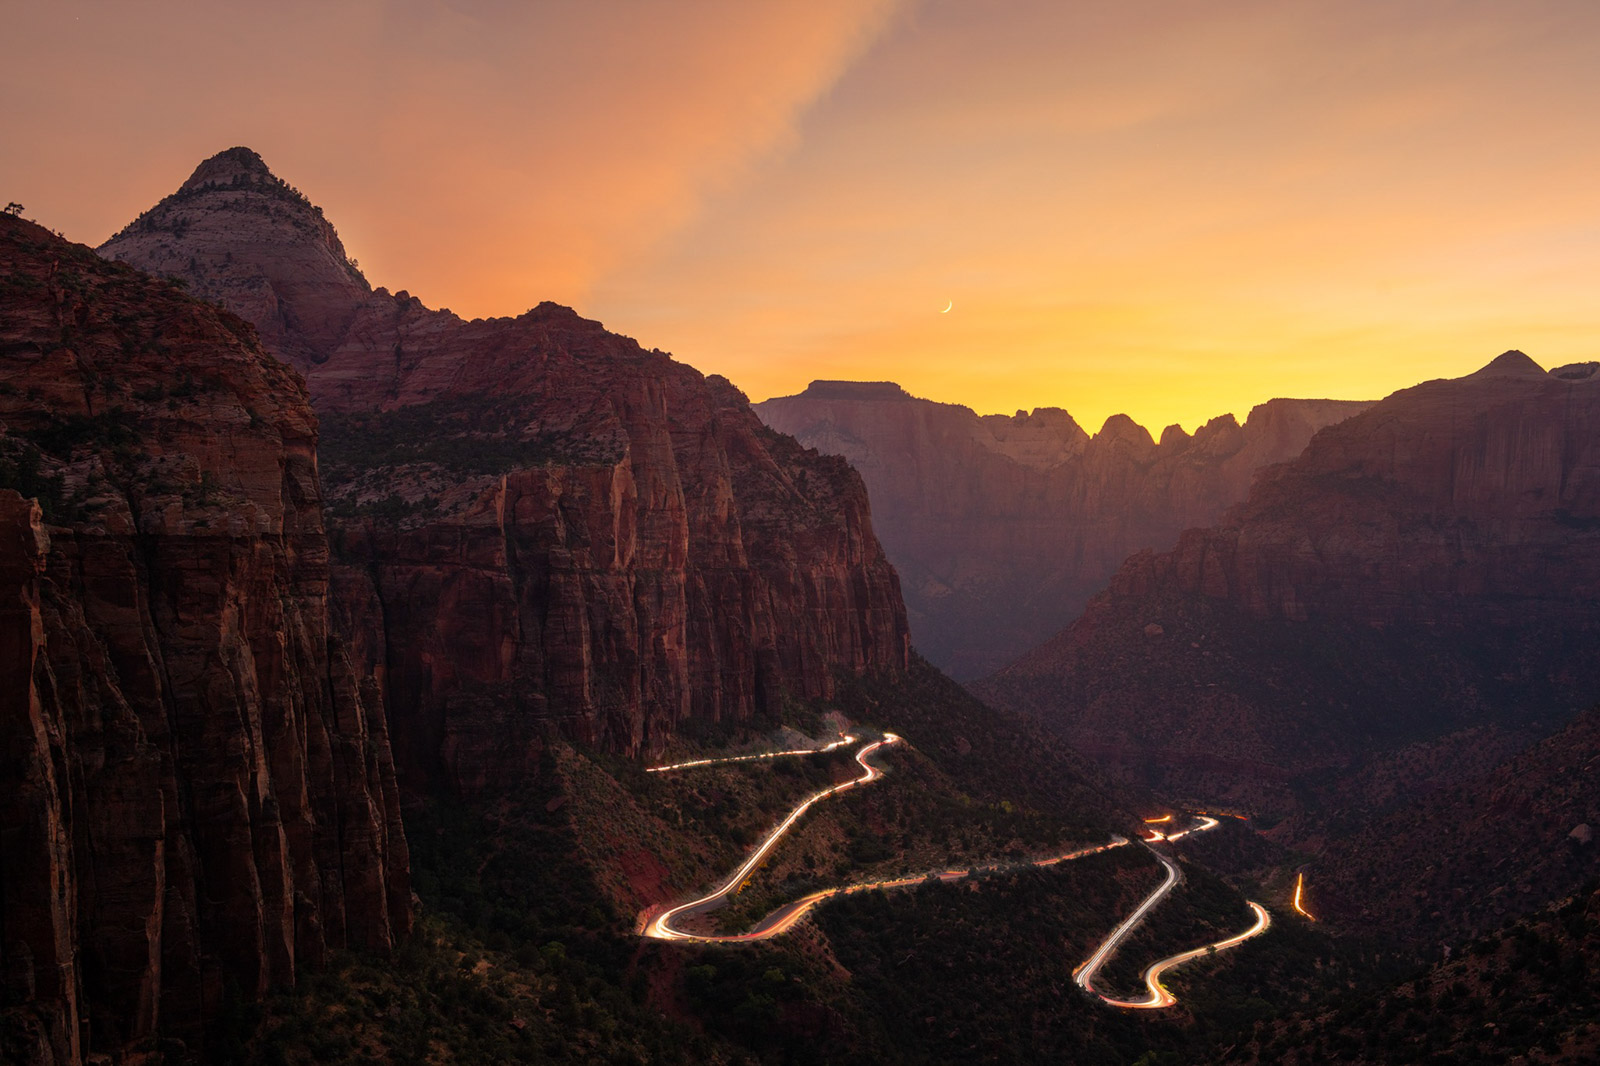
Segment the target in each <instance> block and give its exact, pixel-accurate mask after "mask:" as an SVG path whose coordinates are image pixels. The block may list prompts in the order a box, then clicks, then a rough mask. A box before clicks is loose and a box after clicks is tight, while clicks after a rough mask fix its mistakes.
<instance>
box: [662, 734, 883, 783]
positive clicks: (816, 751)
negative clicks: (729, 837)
mask: <svg viewBox="0 0 1600 1066" xmlns="http://www.w3.org/2000/svg"><path fill="white" fill-rule="evenodd" d="M855 742H856V738H855V737H851V736H845V735H844V734H842V733H841V734H840V735H839V739H838V740H836V741H834V742H833V743H832V744H825V745H823V746H822V747H820V748H796V749H795V750H794V751H764V752H762V753H760V754H759V755H724V756H722V757H721V758H716V759H695V760H693V761H692V762H675V763H668V764H667V765H666V766H647V767H645V769H644V772H645V773H647V774H660V773H665V772H666V771H668V770H688V769H690V768H692V767H695V766H717V765H720V764H722V763H725V762H757V761H759V760H761V759H782V758H784V757H785V756H789V755H825V754H827V753H828V752H830V751H837V750H839V749H840V748H842V747H844V746H845V745H846V744H854V743H855Z"/></svg>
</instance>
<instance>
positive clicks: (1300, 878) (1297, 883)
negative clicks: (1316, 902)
mask: <svg viewBox="0 0 1600 1066" xmlns="http://www.w3.org/2000/svg"><path fill="white" fill-rule="evenodd" d="M1305 887H1306V875H1305V874H1295V875H1294V909H1295V910H1297V911H1299V912H1300V913H1301V915H1303V916H1304V917H1305V918H1306V920H1307V921H1312V922H1314V921H1316V920H1317V919H1316V918H1315V917H1313V916H1312V914H1311V912H1310V911H1308V910H1306V909H1305V908H1304V907H1302V906H1301V905H1300V894H1301V893H1302V892H1303V891H1305Z"/></svg>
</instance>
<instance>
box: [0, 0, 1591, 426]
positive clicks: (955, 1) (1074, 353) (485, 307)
mask: <svg viewBox="0 0 1600 1066" xmlns="http://www.w3.org/2000/svg"><path fill="white" fill-rule="evenodd" d="M0 19H3V23H0V24H3V25H4V26H5V27H6V36H7V39H8V42H9V47H8V48H7V56H6V62H5V63H4V64H0V102H3V104H4V106H3V107H0V199H4V200H16V201H20V202H21V203H23V204H24V205H25V206H26V209H27V210H26V214H27V215H28V216H29V217H32V218H34V219H36V220H38V221H40V222H42V223H44V224H45V225H48V226H50V227H51V228H53V229H57V230H60V231H61V232H63V233H64V234H65V235H66V236H68V237H70V238H72V239H74V240H79V241H83V242H85V243H88V244H98V243H100V242H101V241H103V240H105V239H106V238H107V237H109V236H110V235H111V234H112V233H114V232H115V231H116V230H117V229H119V228H120V227H121V226H122V225H124V224H125V223H126V222H127V221H129V220H130V219H132V218H133V217H134V216H136V215H137V214H138V213H139V212H140V211H142V210H144V209H145V208H147V207H149V206H150V205H151V204H153V203H154V202H155V201H157V200H158V199H160V198H161V197H162V196H164V195H166V194H168V193H170V192H172V191H173V190H174V189H176V188H177V186H178V185H179V184H180V183H181V182H182V181H183V180H184V179H185V178H186V177H187V176H188V174H189V173H190V171H192V170H193V168H194V166H195V165H196V164H197V163H199V162H200V160H202V159H204V158H206V157H207V156H210V155H212V154H214V153H216V152H218V151H220V150H222V149H224V148H227V147H230V146H233V145H240V144H242V145H248V146H249V147H251V148H254V149H255V150H256V151H258V152H260V153H261V155H262V156H263V157H264V158H265V159H266V161H267V163H268V165H269V166H270V167H272V169H273V171H274V172H275V173H276V174H278V176H279V177H282V178H283V179H285V180H286V181H289V182H290V183H292V184H294V185H296V186H298V187H299V188H300V189H301V190H302V191H303V192H305V193H306V194H307V195H308V196H309V197H310V198H311V200H312V201H313V202H315V203H318V204H320V205H321V206H322V207H323V208H324V209H325V210H326V212H327V216H328V218H329V219H331V220H332V221H333V222H334V224H335V225H336V226H337V227H338V229H339V232H340V236H341V237H342V238H343V240H344V243H345V246H346V249H347V250H348V251H349V253H350V254H351V255H352V256H354V257H355V258H357V259H358V260H359V262H360V264H361V266H362V269H363V270H364V272H365V273H366V275H367V277H368V278H369V279H371V280H372V282H373V283H374V284H375V285H385V286H387V287H388V288H390V289H391V290H399V289H406V290H409V291H410V292H411V293H413V294H415V295H417V296H419V297H420V298H422V300H423V301H424V302H425V303H427V304H428V305H429V306H434V307H439V306H443V307H449V308H451V309H452V310H454V311H456V312H457V313H458V314H461V315H463V316H465V317H469V318H471V317H480V316H490V315H508V314H518V313H520V312H522V311H523V310H526V309H527V308H529V307H531V306H533V305H534V304H536V303H538V302H539V301H541V300H546V299H548V300H555V301H556V302H558V303H563V304H567V305H569V306H572V307H574V308H576V309H577V310H578V311H579V312H580V313H582V314H584V315H585V316H587V317H591V318H597V319H600V320H601V321H603V322H604V323H605V324H606V325H607V326H608V327H610V328H611V329H613V330H616V331H618V332H621V333H625V334H628V335H629V336H632V337H634V338H636V339H637V340H638V341H639V342H640V343H642V344H643V345H644V346H645V347H654V348H661V349H663V350H666V351H670V352H672V353H673V354H674V355H675V356H676V357H678V358H679V359H681V360H683V361H685V362H687V363H690V364H691V365H693V366H695V367H697V368H699V369H700V370H702V371H704V372H706V373H721V374H725V375H726V376H728V377H729V378H731V379H732V380H733V381H734V382H735V383H736V384H738V385H739V386H740V387H741V388H743V389H744V390H745V392H746V393H747V394H749V395H750V397H751V398H752V399H755V400H760V399H765V398H767V397H769V396H780V395H788V394H792V393H795V392H798V391H800V390H801V389H803V388H804V387H805V385H806V384H807V382H809V381H810V380H812V379H814V378H851V379H862V380H893V381H898V382H899V383H900V384H902V385H903V386H905V387H906V389H907V390H909V391H910V392H911V393H913V394H914V395H919V396H925V397H928V398H931V399H936V400H941V401H946V402H951V403H962V404H965V405H967V406H970V407H973V408H975V409H977V410H978V411H979V412H981V413H991V412H997V411H998V412H1005V413H1010V412H1012V411H1015V410H1018V409H1032V408H1035V407H1041V406H1054V407H1064V408H1066V409H1067V410H1068V411H1070V412H1072V414H1073V415H1074V416H1075V417H1076V418H1077V419H1078V421H1079V422H1080V423H1081V424H1083V425H1084V426H1085V427H1086V428H1088V429H1089V430H1091V431H1093V430H1094V429H1097V428H1098V427H1099V425H1100V424H1101V422H1103V421H1104V419H1105V418H1106V417H1108V416H1109V415H1111V414H1114V413H1119V412H1122V413H1127V414H1130V415H1132V416H1133V417H1134V418H1135V419H1136V420H1138V421H1140V422H1141V423H1143V424H1145V425H1146V426H1149V427H1151V428H1152V430H1154V431H1156V432H1159V429H1160V427H1163V426H1165V425H1167V424H1170V423H1173V422H1177V423H1180V424H1182V425H1184V426H1185V427H1186V428H1189V429H1193V428H1194V427H1195V426H1196V425H1197V424H1199V423H1201V422H1204V421H1205V420H1207V419H1208V418H1210V417H1212V416H1214V415H1217V414H1219V413H1222V412H1227V411H1232V412H1236V413H1237V414H1238V415H1240V416H1241V417H1242V416H1243V415H1244V414H1245V413H1246V412H1247V411H1248V410H1249V408H1250V407H1251V406H1252V405H1254V404H1256V403H1260V402H1262V401H1264V400H1267V399H1269V398H1271V397H1274V396H1328V397H1341V398H1372V397H1378V396H1382V395H1384V394H1387V393H1388V392H1391V391H1393V390H1395V389H1397V388H1402V387H1405V386H1408V385H1411V384H1415V383H1416V382H1418V381H1422V380H1426V379H1429V378H1435V377H1453V376H1457V375H1460V374H1464V373H1468V372H1470V371H1472V370H1474V369H1476V368H1477V367H1479V366H1481V365H1483V364H1484V363H1487V362H1488V361H1489V360H1490V359H1491V358H1492V357H1493V356H1495V355H1496V354H1498V353H1499V352H1501V351H1504V350H1506V349H1508V348H1520V349H1522V350H1524V351H1526V352H1527V353H1528V354H1529V355H1531V356H1533V358H1534V359H1536V360H1538V361H1539V362H1540V363H1542V364H1543V365H1545V366H1547V367H1549V366H1557V365H1560V364H1562V363H1567V362H1574V361H1579V360H1587V359H1594V358H1600V343H1597V340H1600V180H1596V176H1597V175H1600V4H1596V3H1594V2H1593V0H1517V2H1516V3H1507V2H1503V0H1404V2H1397V0H1328V2H1301V0H1211V2H1208V3H1199V2H1194V0H1102V2H1098V3H1088V2H1075V0H983V2H974V0H924V2H914V0H898V2H897V0H804V2H789V0H763V2H760V3H752V2H750V0H525V2H513V0H504V2H495V0H360V2H330V0H318V2H301V0H280V2H277V3H273V4H244V3H234V2H218V3H202V2H198V0H191V2H182V3H180V2H175V0H142V2H140V3H128V2H120V0H110V2H87V0H52V2H51V3H35V2H22V0H0ZM947 307H948V310H945V309H946V308H947Z"/></svg>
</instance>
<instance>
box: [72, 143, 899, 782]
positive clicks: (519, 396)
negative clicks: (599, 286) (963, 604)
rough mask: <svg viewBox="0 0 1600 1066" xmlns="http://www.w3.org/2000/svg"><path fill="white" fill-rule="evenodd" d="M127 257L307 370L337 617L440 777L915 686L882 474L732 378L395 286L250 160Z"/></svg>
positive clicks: (191, 188)
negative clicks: (867, 673)
mask: <svg viewBox="0 0 1600 1066" xmlns="http://www.w3.org/2000/svg"><path fill="white" fill-rule="evenodd" d="M102 253H103V254H105V255H107V256H109V257H113V258H117V259H122V260H126V261H127V262H130V263H133V264H136V265H138V266H140V267H142V268H144V269H147V270H151V271H152V272H157V273H173V274H178V275H181V276H182V277H183V278H184V279H185V281H186V282H187V283H188V284H189V285H190V286H192V287H193V289H194V290H195V291H197V292H199V293H200V294H202V295H205V296H208V297H210V298H212V299H216V300H218V301H220V302H221V303H223V304H224V305H225V306H227V307H229V308H231V309H233V310H234V311H236V312H237V313H239V314H240V315H242V316H243V317H245V318H247V319H250V320H251V321H254V322H256V323H257V324H258V325H259V326H260V328H261V330H262V334H263V337H264V338H265V340H266V343H267V345H268V347H269V348H270V349H271V350H273V351H275V352H276V353H278V354H280V355H281V356H282V357H283V358H285V359H287V360H289V361H291V362H293V363H294V365H295V366H297V367H298V368H300V369H301V370H302V372H303V373H304V374H305V375H306V380H307V383H308V385H309V388H310V391H311V396H312V400H313V403H314V404H315V405H316V407H317V410H318V412H319V414H321V415H322V416H323V421H324V433H323V445H324V447H323V459H324V464H325V475H326V478H327V483H328V486H329V495H330V505H331V509H332V512H333V514H334V515H335V516H336V522H335V531H334V542H335V549H336V555H337V558H338V560H339V562H340V572H339V575H338V577H337V581H336V584H337V586H338V588H339V590H340V595H341V602H340V604H339V606H338V612H339V616H340V618H341V619H342V625H343V626H344V632H345V635H346V637H347V639H348V641H349V644H350V646H351V649H352V654H353V655H354V656H355V658H356V661H357V669H358V672H364V671H370V673H371V676H372V677H373V678H374V679H375V680H376V682H377V683H378V684H379V685H380V686H381V687H382V689H383V692H384V696H385V702H386V704H387V707H388V709H389V713H390V721H391V723H392V726H393V731H394V737H395V747H396V751H397V755H398V756H399V758H400V760H401V764H402V768H403V769H404V770H405V771H407V772H408V773H409V774H410V775H412V776H413V778H414V779H416V780H419V781H421V780H424V779H430V780H434V781H440V780H442V781H444V782H446V783H448V784H450V785H452V786H453V787H454V788H456V789H457V790H458V791H459V792H461V793H463V794H467V795H473V794H478V793H482V792H484V791H485V790H492V789H495V788H497V787H500V786H503V785H507V784H509V783H512V782H514V781H516V780H518V779H519V777H520V776H522V775H524V774H526V773H528V772H530V771H531V770H533V769H534V768H536V766H537V761H538V758H539V755H540V752H541V751H542V750H543V746H544V738H545V737H546V736H547V733H548V731H549V730H550V729H553V728H559V729H561V730H563V731H564V732H565V733H567V734H568V735H571V736H575V737H578V738H581V739H587V740H590V741H593V742H595V743H598V744H600V745H602V746H604V747H606V748H609V749H611V750H615V751H619V752H625V753H629V754H634V753H640V752H645V751H649V750H653V749H658V748H659V747H660V746H661V745H662V744H664V743H665V741H666V739H667V738H668V737H669V736H670V735H671V734H672V731H673V730H674V728H675V727H676V725H677V724H678V723H679V722H681V721H683V720H684V719H686V718H691V717H694V718H706V719H718V718H723V717H730V718H745V717H748V716H749V715H751V714H753V713H755V712H757V711H759V710H761V709H762V708H764V707H770V706H775V705H776V702H777V701H778V700H779V699H780V698H782V696H783V694H785V693H793V694H796V695H803V696H823V695H827V694H829V693H830V692H831V691H832V687H833V683H834V680H833V679H834V671H836V670H845V671H850V672H861V671H863V670H866V669H868V668H872V667H889V668H892V669H896V670H903V669H904V668H905V666H906V662H907V654H908V647H909V645H908V638H907V633H906V622H905V611H904V607H903V605H902V603H901V601H900V593H899V584H898V580H897V578H896V576H895V573H894V570H893V569H892V568H891V567H890V565H889V563H888V562H887V561H886V560H885V558H884V556H883V552H882V550H881V549H880V548H879V546H878V542H877V540H876V538H875V536H874V534H873V531H872V526H871V522H870V519H869V514H868V508H867V498H866V492H865V490H864V489H863V487H862V485H861V482H860V479H859V478H858V477H857V476H856V474H855V473H854V472H853V471H852V470H851V469H850V468H849V466H848V465H846V464H845V463H844V462H843V461H841V460H838V459H836V458H832V457H826V456H818V455H816V454H815V453H811V452H807V451H806V450H805V449H803V448H801V447H799V446H798V445H796V444H795V443H794V442H793V441H792V440H790V439H788V438H786V437H783V436H781V435H779V434H776V433H773V432H772V431H770V430H768V429H766V428H765V427H764V426H763V425H762V424H761V423H760V422H759V421H758V420H757V419H756V417H755V415H754V414H753V413H752V412H751V411H750V408H749V405H748V403H747V401H746V400H745V398H744V397H743V396H742V395H741V394H740V393H739V392H738V391H737V390H736V389H734V388H733V387H732V386H731V385H729V384H728V383H727V382H726V381H723V380H721V379H718V378H709V379H708V378H706V377H703V376H702V375H701V374H699V373H698V372H696V371H695V370H693V369H692V368H690V367H687V366H684V365H683V364H681V363H677V362H675V361H673V360H672V359H671V358H669V357H668V356H666V355H664V354H662V353H660V352H656V351H647V350H645V349H642V348H640V347H639V346H638V345H637V344H635V343H634V342H633V341H631V340H629V339H627V338H625V337H619V336H617V335H615V334H612V333H609V332H607V331H606V330H604V329H603V328H602V327H601V326H600V325H599V324H598V323H595V322H592V321H588V320H585V319H582V318H580V317H579V316H577V315H576V314H574V313H573V312H572V311H570V310H568V309H566V308H563V307H558V306H556V305H554V304H548V303H547V304H541V305H539V306H538V307H536V308H534V309H533V310H531V311H529V312H528V313H526V314H524V315H522V316H520V317H518V318H501V319H491V320H475V321H472V322H468V321H464V320H462V319H460V318H458V317H457V316H455V315H453V314H451V313H450V312H448V311H434V310H429V309H427V308H425V307H423V306H422V304H421V302H420V301H419V300H417V299H416V298H414V297H411V296H410V295H408V294H406V293H403V292H402V293H397V294H392V295H391V294H390V293H388V292H387V291H386V290H384V289H376V290H371V289H369V288H368V287H367V285H366V282H365V280H364V279H362V278H361V277H360V275H359V272H358V271H356V270H355V269H354V268H353V266H351V265H350V264H348V263H347V262H346V261H345V259H344V253H343V249H342V248H341V246H340V245H339V243H338V239H337V237H336V236H335V235H334V234H333V231H332V229H331V228H330V227H328V226H327V223H326V221H325V220H324V219H323V218H322V216H321V213H320V212H319V211H317V210H316V209H315V208H313V207H312V206H311V205H310V204H309V203H308V202H307V201H305V200H304V198H303V197H300V196H299V195H298V193H296V192H294V191H293V190H292V189H290V188H288V187H287V186H285V185H284V184H283V183H282V182H280V181H278V179H276V178H274V177H273V176H272V175H271V174H270V172H268V170H267V168H266V166H265V165H264V164H263V163H262V162H261V160H260V158H259V157H258V156H256V155H255V154H254V153H253V152H250V151H248V150H246V149H232V150H230V151H228V152H224V153H222V154H221V155H219V156H216V157H214V158H213V159H211V160H208V161H207V162H206V163H204V164H202V165H201V167H200V168H199V169H198V170H197V171H196V172H195V174H194V176H193V177H191V178H190V179H189V181H188V182H186V183H185V184H184V186H183V188H182V189H180V191H179V192H178V193H176V194H175V195H173V196H171V197H169V198H167V199H166V200H164V201H162V202H161V203H160V204H158V205H157V206H156V207H154V208H153V209H151V210H150V211H148V212H146V213H145V214H144V215H142V216H141V217H140V219H139V220H137V221H136V222H134V223H133V224H131V225H130V226H129V227H128V228H127V229H125V230H124V231H123V232H122V233H120V234H118V235H117V236H116V237H115V238H113V239H112V240H111V241H110V242H108V243H107V244H106V245H105V247H104V248H103V249H102Z"/></svg>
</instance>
